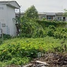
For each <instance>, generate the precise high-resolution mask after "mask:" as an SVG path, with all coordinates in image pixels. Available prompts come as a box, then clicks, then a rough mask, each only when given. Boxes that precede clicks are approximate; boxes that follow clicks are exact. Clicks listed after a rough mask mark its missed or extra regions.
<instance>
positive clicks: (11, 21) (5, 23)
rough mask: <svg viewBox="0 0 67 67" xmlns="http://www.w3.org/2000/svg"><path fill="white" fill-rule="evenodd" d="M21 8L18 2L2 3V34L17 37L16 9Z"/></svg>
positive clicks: (0, 6)
mask: <svg viewBox="0 0 67 67" xmlns="http://www.w3.org/2000/svg"><path fill="white" fill-rule="evenodd" d="M19 8H20V6H19V4H18V3H17V2H16V1H0V34H1V30H2V31H3V34H9V35H11V36H16V35H17V29H16V25H15V24H16V21H15V9H19Z"/></svg>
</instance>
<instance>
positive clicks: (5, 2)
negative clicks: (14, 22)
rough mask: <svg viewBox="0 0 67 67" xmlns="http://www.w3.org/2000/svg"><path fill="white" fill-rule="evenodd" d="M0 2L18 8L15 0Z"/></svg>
mask: <svg viewBox="0 0 67 67" xmlns="http://www.w3.org/2000/svg"><path fill="white" fill-rule="evenodd" d="M0 4H6V5H8V6H11V7H14V8H16V9H19V8H20V5H19V4H18V3H17V2H16V1H0Z"/></svg>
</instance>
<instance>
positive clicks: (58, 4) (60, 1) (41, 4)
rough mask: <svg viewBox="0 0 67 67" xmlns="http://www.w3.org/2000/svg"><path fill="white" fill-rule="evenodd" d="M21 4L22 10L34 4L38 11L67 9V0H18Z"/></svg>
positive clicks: (61, 10)
mask: <svg viewBox="0 0 67 67" xmlns="http://www.w3.org/2000/svg"><path fill="white" fill-rule="evenodd" d="M16 1H17V2H18V3H19V4H20V5H21V12H24V11H25V10H27V9H28V8H29V7H30V6H32V5H34V6H35V7H36V9H37V10H38V12H63V11H64V9H67V0H16Z"/></svg>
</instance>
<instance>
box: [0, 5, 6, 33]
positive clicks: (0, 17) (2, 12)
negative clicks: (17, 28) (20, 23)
mask: <svg viewBox="0 0 67 67" xmlns="http://www.w3.org/2000/svg"><path fill="white" fill-rule="evenodd" d="M6 18H7V13H6V5H2V4H0V28H1V29H3V33H6Z"/></svg>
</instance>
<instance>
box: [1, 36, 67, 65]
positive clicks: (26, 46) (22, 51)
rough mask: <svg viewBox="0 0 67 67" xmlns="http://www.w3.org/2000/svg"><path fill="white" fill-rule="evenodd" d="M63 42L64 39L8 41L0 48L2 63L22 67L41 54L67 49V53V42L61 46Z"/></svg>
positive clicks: (48, 38) (20, 39) (17, 39)
mask: <svg viewBox="0 0 67 67" xmlns="http://www.w3.org/2000/svg"><path fill="white" fill-rule="evenodd" d="M62 41H63V39H54V38H52V37H45V38H15V39H10V40H6V41H5V42H4V43H3V44H2V45H1V46H0V62H2V63H5V64H18V65H21V64H26V63H28V62H29V61H30V60H31V59H32V58H36V57H37V56H38V53H39V52H41V53H45V52H64V50H65V49H66V50H65V51H66V52H67V40H65V42H64V44H61V43H62ZM63 45H66V47H64V46H63ZM49 47H50V48H49Z"/></svg>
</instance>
